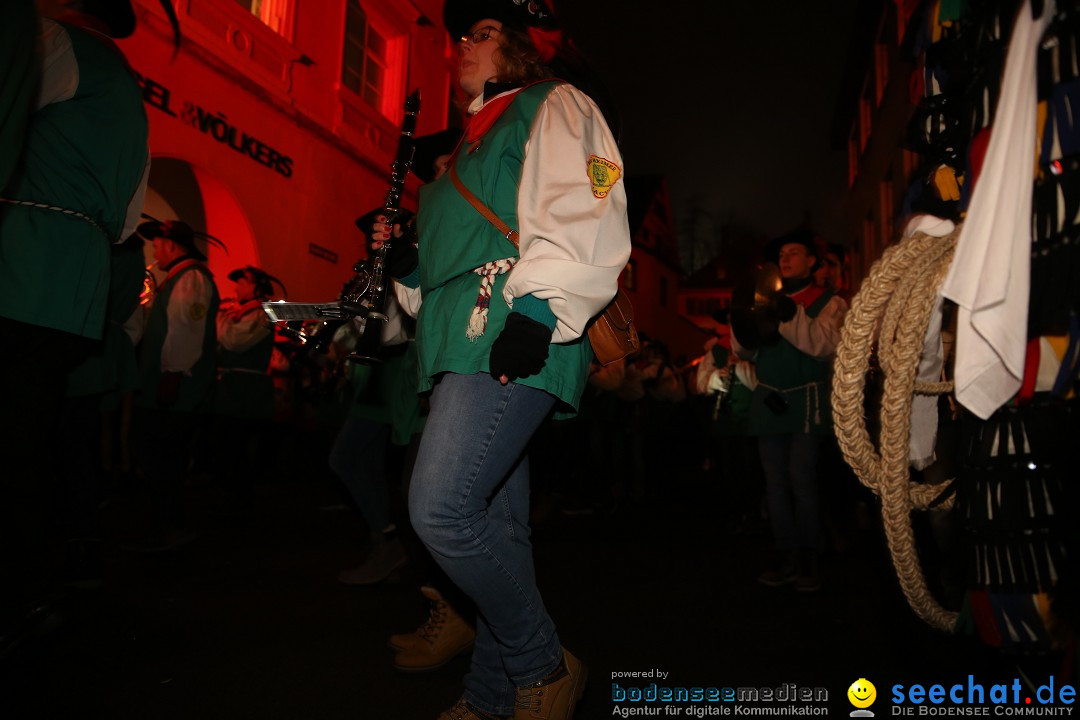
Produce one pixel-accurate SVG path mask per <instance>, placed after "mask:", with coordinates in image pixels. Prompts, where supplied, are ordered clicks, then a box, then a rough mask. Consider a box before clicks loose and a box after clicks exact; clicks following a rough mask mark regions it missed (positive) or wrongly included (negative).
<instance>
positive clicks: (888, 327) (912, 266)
mask: <svg viewBox="0 0 1080 720" xmlns="http://www.w3.org/2000/svg"><path fill="white" fill-rule="evenodd" d="M959 233H960V228H959V227H957V228H956V229H955V230H954V231H953V232H952V233H951V234H950V235H948V236H946V237H932V236H929V235H924V234H922V233H917V234H916V235H915V236H913V237H910V238H906V239H905V240H903V241H902V242H900V243H898V244H897V245H894V246H892V247H890V248H888V249H887V250H886V251H885V253H884V255H882V257H881V258H880V259H879V260H878V261H877V262H875V263H874V265H873V267H871V269H870V276H869V278H867V280H866V282H864V283H863V286H862V288H861V289H860V290H859V292H858V294H857V295H856V296H855V297H854V299H853V300H852V302H851V309H850V310H849V311H848V314H847V317H846V318H845V320H844V327H843V331H842V334H841V340H840V345H839V346H838V347H837V350H836V362H835V365H834V375H833V383H832V407H833V419H834V422H835V425H836V437H837V440H838V442H839V445H840V449H841V450H842V451H843V453H844V459H845V460H846V461H847V463H848V464H849V465H850V466H851V467H852V469H853V470H854V471H855V474H856V475H857V476H858V478H859V481H860V482H861V483H862V484H863V485H865V486H866V487H868V488H870V489H871V490H872V491H874V493H875V494H876V495H878V496H879V497H880V498H881V513H882V519H883V521H884V526H885V537H886V539H887V540H888V543H889V553H890V555H891V556H892V561H893V566H894V567H895V568H896V575H897V578H898V579H899V581H900V587H901V589H902V590H903V592H904V596H905V597H906V598H907V601H908V604H909V605H911V607H912V609H913V610H914V611H915V613H916V614H917V615H918V616H919V617H920V618H922V619H923V620H925V621H926V622H927V623H929V624H930V625H932V626H934V627H936V628H938V629H940V630H946V631H952V629H953V627H954V626H955V624H956V618H957V614H956V613H955V612H951V611H948V610H945V609H944V608H942V607H941V606H940V605H939V604H938V603H937V602H936V601H935V600H934V598H933V597H932V596H931V594H930V591H929V589H928V588H927V586H926V578H925V576H924V575H923V572H922V566H921V565H920V563H919V557H918V552H917V551H916V548H915V536H914V532H913V531H912V527H911V511H912V510H913V509H919V510H925V509H927V507H929V506H930V505H932V504H935V501H936V500H937V499H938V498H939V496H940V495H941V494H942V490H943V488H942V486H935V485H928V484H922V483H914V482H912V481H911V477H910V472H909V461H908V454H909V450H908V446H909V436H910V432H911V401H912V396H913V395H914V394H916V393H919V394H927V395H932V394H942V393H946V392H950V391H951V390H952V383H949V382H942V383H923V382H919V381H917V379H916V376H917V374H918V368H919V358H920V355H921V354H922V348H923V339H924V337H925V335H926V329H927V327H928V326H929V323H930V313H931V312H932V311H933V308H934V305H935V302H936V299H937V293H938V289H939V288H940V287H941V283H942V282H944V280H945V275H946V273H947V272H948V269H949V263H950V262H951V260H952V256H953V251H954V250H955V248H956V238H957V237H958V236H959ZM879 327H880V329H881V332H880V335H877V337H878V357H879V361H880V365H881V370H882V375H883V376H884V380H885V391H884V397H883V399H882V403H881V434H880V438H879V447H880V450H879V449H877V448H875V446H874V444H873V442H872V441H871V439H870V433H869V431H868V430H867V427H866V418H865V413H864V404H863V401H864V396H865V385H866V373H867V371H868V370H869V368H870V356H871V350H872V344H873V342H874V338H875V336H876V331H877V329H878V328H879ZM952 500H953V498H952V497H949V498H948V499H947V500H946V501H945V502H941V503H939V504H937V507H941V508H947V507H949V506H950V505H951V504H952Z"/></svg>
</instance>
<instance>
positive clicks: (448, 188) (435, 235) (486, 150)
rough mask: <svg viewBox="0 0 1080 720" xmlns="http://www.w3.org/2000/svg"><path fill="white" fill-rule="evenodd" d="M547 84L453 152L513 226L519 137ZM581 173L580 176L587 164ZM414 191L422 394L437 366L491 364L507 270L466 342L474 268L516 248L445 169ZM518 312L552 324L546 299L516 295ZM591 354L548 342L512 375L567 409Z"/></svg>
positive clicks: (526, 92) (578, 345) (579, 344)
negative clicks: (475, 142) (535, 364)
mask: <svg viewBox="0 0 1080 720" xmlns="http://www.w3.org/2000/svg"><path fill="white" fill-rule="evenodd" d="M552 87H554V86H553V84H552V83H541V84H538V85H533V86H530V87H527V88H525V89H523V90H521V91H520V92H518V93H517V96H516V97H515V99H514V101H513V102H512V103H511V104H510V106H509V107H508V108H507V109H506V110H505V111H504V112H503V113H502V115H501V116H500V117H499V119H498V120H496V121H495V123H494V124H493V125H492V127H491V128H490V129H489V130H488V131H487V132H486V134H484V136H483V139H482V142H481V143H480V144H479V146H478V147H477V148H476V149H475V151H473V152H468V151H466V150H463V151H462V152H460V153H459V154H458V155H457V156H456V157H455V159H454V162H455V163H456V165H457V171H458V173H459V175H460V177H461V180H462V182H463V183H464V184H465V186H466V187H467V188H469V189H470V190H471V191H472V192H473V193H475V194H476V196H477V197H479V198H480V200H481V201H482V202H483V203H484V204H486V205H487V206H488V207H489V208H491V210H492V211H493V212H494V213H495V214H496V215H498V216H499V217H500V218H502V219H503V221H505V222H506V223H507V224H508V225H510V227H517V226H518V218H517V201H518V184H519V182H520V177H521V168H522V163H523V161H524V155H525V143H526V141H527V140H528V138H529V130H530V128H531V127H532V121H533V118H534V116H535V115H536V112H537V110H538V108H539V107H540V105H541V103H542V102H543V101H544V98H545V97H546V96H547V94H548V93H549V92H550V91H551V89H552ZM582 173H583V177H584V170H582ZM420 197H421V200H420V208H421V211H420V214H419V217H418V223H419V226H418V227H419V233H420V243H419V249H420V268H419V271H420V272H419V284H420V288H421V290H422V292H423V304H422V305H421V307H420V312H419V315H418V317H417V334H416V343H417V351H418V359H419V365H420V377H421V380H420V391H421V392H423V391H425V390H428V389H430V388H431V387H432V385H433V384H434V379H435V377H436V376H437V375H439V374H440V373H443V372H453V373H458V374H462V375H470V374H475V373H481V372H488V370H489V368H488V355H489V353H490V351H491V343H492V342H493V341H494V339H495V338H496V337H498V336H499V333H500V332H501V331H502V329H503V325H504V324H505V321H506V316H507V315H508V314H509V313H510V309H509V308H508V307H507V305H506V302H505V300H504V299H503V295H502V288H503V286H504V285H505V284H506V280H507V278H508V277H509V275H508V274H502V275H498V276H496V278H495V282H494V285H493V286H492V288H491V300H490V306H489V314H488V319H487V329H486V330H485V332H484V334H483V335H481V336H480V337H478V338H476V339H475V340H470V339H469V338H467V337H466V334H465V333H466V329H467V328H468V327H469V318H470V316H471V314H472V310H473V307H474V306H475V305H476V301H477V295H478V293H479V291H480V285H481V278H480V276H479V275H477V274H475V273H473V270H474V269H475V268H478V267H481V266H483V265H484V264H485V263H487V262H489V261H494V260H500V259H504V258H511V257H516V255H517V249H516V248H515V247H514V245H513V244H512V243H511V242H510V241H509V240H507V239H506V238H505V237H503V236H502V235H501V234H500V233H499V231H498V230H496V229H495V228H494V227H493V226H492V225H491V224H490V223H489V222H488V221H487V220H486V219H485V218H484V217H483V216H482V215H481V214H480V213H479V212H477V211H476V209H475V208H473V207H472V206H471V205H470V204H469V203H468V201H466V200H465V198H464V197H463V196H462V195H461V193H459V192H458V191H457V189H456V188H455V187H454V185H453V183H452V181H451V179H450V177H449V174H447V175H445V176H443V177H442V178H440V179H439V180H437V181H435V182H433V183H429V184H427V185H425V186H423V187H422V188H421V189H420ZM514 311H516V312H524V314H527V315H529V316H530V317H533V318H534V319H536V317H537V316H538V315H543V314H544V313H546V314H547V315H548V316H550V317H551V318H552V325H553V324H554V320H553V318H554V316H553V315H552V314H551V311H550V310H549V309H548V308H547V303H546V301H543V300H538V299H536V298H533V297H532V296H528V297H520V298H517V299H516V301H515V304H514ZM591 358H592V348H591V347H590V346H589V343H588V339H587V338H586V337H581V338H578V339H577V340H575V341H573V342H570V343H565V344H552V345H551V346H550V347H549V354H548V359H547V362H546V364H545V365H544V368H543V370H542V371H541V372H540V373H539V374H537V375H533V376H529V377H525V378H520V379H518V380H516V381H515V382H517V383H519V384H521V385H526V386H529V387H534V388H538V389H540V390H544V391H546V392H548V393H550V394H552V395H554V396H555V397H556V398H558V399H559V400H560V401H561V402H562V404H563V408H564V409H566V408H573V409H576V408H577V406H578V402H579V400H580V398H581V393H582V390H583V389H584V387H585V379H586V377H587V375H588V370H589V361H590V359H591Z"/></svg>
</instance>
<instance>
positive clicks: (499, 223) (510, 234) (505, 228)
mask: <svg viewBox="0 0 1080 720" xmlns="http://www.w3.org/2000/svg"><path fill="white" fill-rule="evenodd" d="M450 180H451V181H453V183H454V187H455V188H457V191H458V192H459V193H461V196H462V197H463V198H465V199H466V200H468V201H469V204H470V205H472V206H473V208H475V210H476V212H478V213H480V214H481V215H483V216H484V218H485V219H486V220H487V221H488V222H489V223H491V224H492V225H494V226H495V229H496V230H498V231H499V232H500V233H502V236H503V237H505V238H506V239H507V240H509V241H510V242H512V243H514V247H519V245H518V231H517V230H514V229H512V228H511V227H510V226H509V225H507V224H506V223H505V222H503V220H502V218H500V217H499V216H498V215H496V214H495V213H494V212H492V210H491V208H489V207H488V206H487V205H485V204H484V203H483V202H481V200H480V198H478V197H476V195H474V194H473V192H472V190H469V188H467V187H465V183H463V182H462V181H461V177H460V176H459V175H458V171H457V165H456V163H454V162H451V163H450Z"/></svg>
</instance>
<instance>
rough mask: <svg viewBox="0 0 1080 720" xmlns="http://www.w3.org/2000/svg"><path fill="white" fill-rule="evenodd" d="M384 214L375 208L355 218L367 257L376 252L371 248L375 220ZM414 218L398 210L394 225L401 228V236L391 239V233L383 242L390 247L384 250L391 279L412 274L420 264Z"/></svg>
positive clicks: (405, 211)
mask: <svg viewBox="0 0 1080 720" xmlns="http://www.w3.org/2000/svg"><path fill="white" fill-rule="evenodd" d="M385 214H386V210H385V209H384V208H376V209H374V210H372V211H371V212H369V213H366V214H364V215H361V216H360V217H358V218H356V227H357V228H358V229H359V230H360V232H362V233H363V234H364V245H365V247H367V253H368V257H371V256H372V255H373V254H374V253H376V252H378V251H377V250H374V249H373V248H372V247H371V246H372V244H373V243H375V242H376V238H375V235H374V229H375V222H376V220H375V218H376V217H378V216H380V215H385ZM415 218H416V216H415V215H414V214H413V213H411V212H409V211H408V210H399V211H398V214H397V218H396V219H395V220H396V222H395V225H397V226H400V227H401V230H402V233H403V234H402V236H401V237H399V238H398V237H393V234H392V233H391V237H390V239H389V240H386V241H384V242H386V243H389V245H390V247H389V248H387V250H386V272H388V273H389V274H390V276H391V277H395V278H403V277H405V276H406V275H409V274H410V273H412V271H413V270H415V269H416V266H417V265H419V264H420V254H419V252H418V251H417V249H416V223H415V222H413V221H414V220H415Z"/></svg>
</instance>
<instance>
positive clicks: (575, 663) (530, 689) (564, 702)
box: [514, 648, 589, 720]
mask: <svg viewBox="0 0 1080 720" xmlns="http://www.w3.org/2000/svg"><path fill="white" fill-rule="evenodd" d="M588 674H589V673H588V669H587V668H586V667H585V664H584V663H583V662H581V661H580V660H578V659H577V658H576V657H574V656H573V655H571V654H570V653H569V651H567V650H566V648H563V661H562V664H560V665H559V667H558V668H556V669H555V672H553V673H551V674H550V675H548V676H547V677H546V678H544V679H543V680H541V681H540V682H537V683H533V684H532V685H528V686H526V687H519V688H518V689H517V707H516V709H515V711H514V720H570V718H572V717H573V716H574V706H575V705H576V704H577V701H578V700H580V699H581V696H582V695H583V694H584V693H585V680H586V678H587V677H588Z"/></svg>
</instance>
